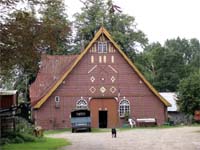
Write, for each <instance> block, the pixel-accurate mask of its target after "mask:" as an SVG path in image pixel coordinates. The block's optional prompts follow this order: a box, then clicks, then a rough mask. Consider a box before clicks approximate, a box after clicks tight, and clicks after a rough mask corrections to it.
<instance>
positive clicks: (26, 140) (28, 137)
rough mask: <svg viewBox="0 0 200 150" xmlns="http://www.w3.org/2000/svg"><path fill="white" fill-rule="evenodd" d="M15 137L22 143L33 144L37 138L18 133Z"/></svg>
mask: <svg viewBox="0 0 200 150" xmlns="http://www.w3.org/2000/svg"><path fill="white" fill-rule="evenodd" d="M16 137H19V138H21V139H22V140H23V141H24V142H35V141H37V138H36V137H35V136H33V135H31V134H27V133H18V134H17V136H16Z"/></svg>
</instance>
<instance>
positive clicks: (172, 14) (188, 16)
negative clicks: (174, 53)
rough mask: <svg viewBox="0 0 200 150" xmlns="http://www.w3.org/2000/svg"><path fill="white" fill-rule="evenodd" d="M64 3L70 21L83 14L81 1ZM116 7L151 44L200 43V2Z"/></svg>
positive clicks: (136, 0)
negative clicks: (179, 40)
mask: <svg viewBox="0 0 200 150" xmlns="http://www.w3.org/2000/svg"><path fill="white" fill-rule="evenodd" d="M65 1H66V5H67V10H68V11H67V13H68V15H69V17H70V18H71V16H72V14H74V13H76V12H80V8H81V7H82V3H81V2H80V1H79V0H65ZM114 4H115V5H118V6H120V7H121V10H122V11H123V13H125V14H128V15H130V16H133V17H135V21H136V23H137V28H138V29H140V30H142V31H143V32H144V33H145V34H146V36H147V38H148V39H149V42H157V41H158V42H160V43H161V44H163V43H164V42H165V41H166V40H167V39H173V38H177V37H180V38H186V39H191V38H197V39H199V40H200V0H114Z"/></svg>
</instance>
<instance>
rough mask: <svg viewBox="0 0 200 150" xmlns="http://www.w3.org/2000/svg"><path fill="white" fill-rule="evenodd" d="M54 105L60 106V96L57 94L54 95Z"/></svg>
mask: <svg viewBox="0 0 200 150" xmlns="http://www.w3.org/2000/svg"><path fill="white" fill-rule="evenodd" d="M55 107H56V108H59V107H60V97H59V96H55Z"/></svg>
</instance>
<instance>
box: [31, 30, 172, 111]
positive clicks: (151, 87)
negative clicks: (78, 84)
mask: <svg viewBox="0 0 200 150" xmlns="http://www.w3.org/2000/svg"><path fill="white" fill-rule="evenodd" d="M101 34H104V35H105V36H106V37H107V38H108V39H109V40H110V42H111V43H112V44H113V45H114V46H115V48H116V49H117V50H118V51H119V53H120V54H121V55H122V56H123V57H124V59H125V60H126V61H127V63H128V64H129V65H130V66H131V67H132V68H133V70H134V71H135V72H136V73H137V74H138V76H139V77H140V78H141V80H142V81H143V82H144V83H145V84H146V85H147V87H149V89H150V90H151V91H152V92H153V93H154V94H155V95H156V96H157V97H158V98H159V99H160V100H161V101H162V102H163V103H164V104H165V105H166V106H170V103H169V102H168V101H167V100H165V99H164V98H163V97H162V96H161V95H160V94H159V93H158V92H157V91H156V90H155V89H154V88H153V86H152V85H151V84H150V83H149V82H148V81H147V80H146V79H145V78H144V76H143V75H142V74H141V73H140V71H139V70H138V69H137V67H136V66H135V65H134V64H133V63H132V61H130V60H129V58H128V57H127V56H126V54H125V53H124V52H123V51H122V50H121V49H120V47H119V46H118V45H117V43H116V42H115V41H114V40H113V39H112V37H111V35H110V34H109V33H108V31H107V30H106V29H105V28H104V27H101V28H100V29H99V31H98V32H97V33H96V34H95V36H94V38H93V39H92V40H91V42H90V43H89V44H88V45H87V47H86V48H85V49H84V50H83V52H82V53H81V54H80V55H79V56H78V57H77V59H76V60H75V61H74V63H73V64H72V65H71V66H70V67H69V69H68V70H67V71H66V72H65V73H63V75H62V76H61V77H60V79H59V80H58V81H57V82H56V83H55V84H54V85H53V86H52V87H51V89H50V90H49V91H48V92H47V93H46V94H45V95H44V97H42V98H41V99H40V100H39V101H38V102H37V103H36V105H35V106H34V108H35V109H37V108H40V107H41V106H42V104H44V103H45V102H46V100H47V99H48V98H49V97H50V96H51V94H53V92H54V91H55V90H56V89H57V88H58V87H59V85H60V84H61V83H62V82H63V80H64V79H65V78H66V77H67V76H68V75H69V74H70V72H71V71H72V70H73V69H74V68H75V67H76V65H77V64H78V63H79V62H80V60H81V59H82V58H83V56H84V55H85V54H86V53H87V52H88V50H89V48H90V47H91V46H92V45H93V43H94V42H95V41H96V40H97V39H98V38H99V36H100V35H101Z"/></svg>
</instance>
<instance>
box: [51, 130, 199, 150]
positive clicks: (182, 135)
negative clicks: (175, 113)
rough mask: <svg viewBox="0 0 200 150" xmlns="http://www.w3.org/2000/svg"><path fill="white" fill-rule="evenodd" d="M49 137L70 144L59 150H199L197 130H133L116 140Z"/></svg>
mask: <svg viewBox="0 0 200 150" xmlns="http://www.w3.org/2000/svg"><path fill="white" fill-rule="evenodd" d="M49 136H50V137H56V138H66V139H68V140H69V141H71V142H72V145H71V146H66V147H63V148H61V150H200V127H180V128H169V129H133V130H127V131H118V132H117V138H112V137H111V134H110V132H105V133H73V134H72V133H70V132H65V133H61V134H54V135H49Z"/></svg>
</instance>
